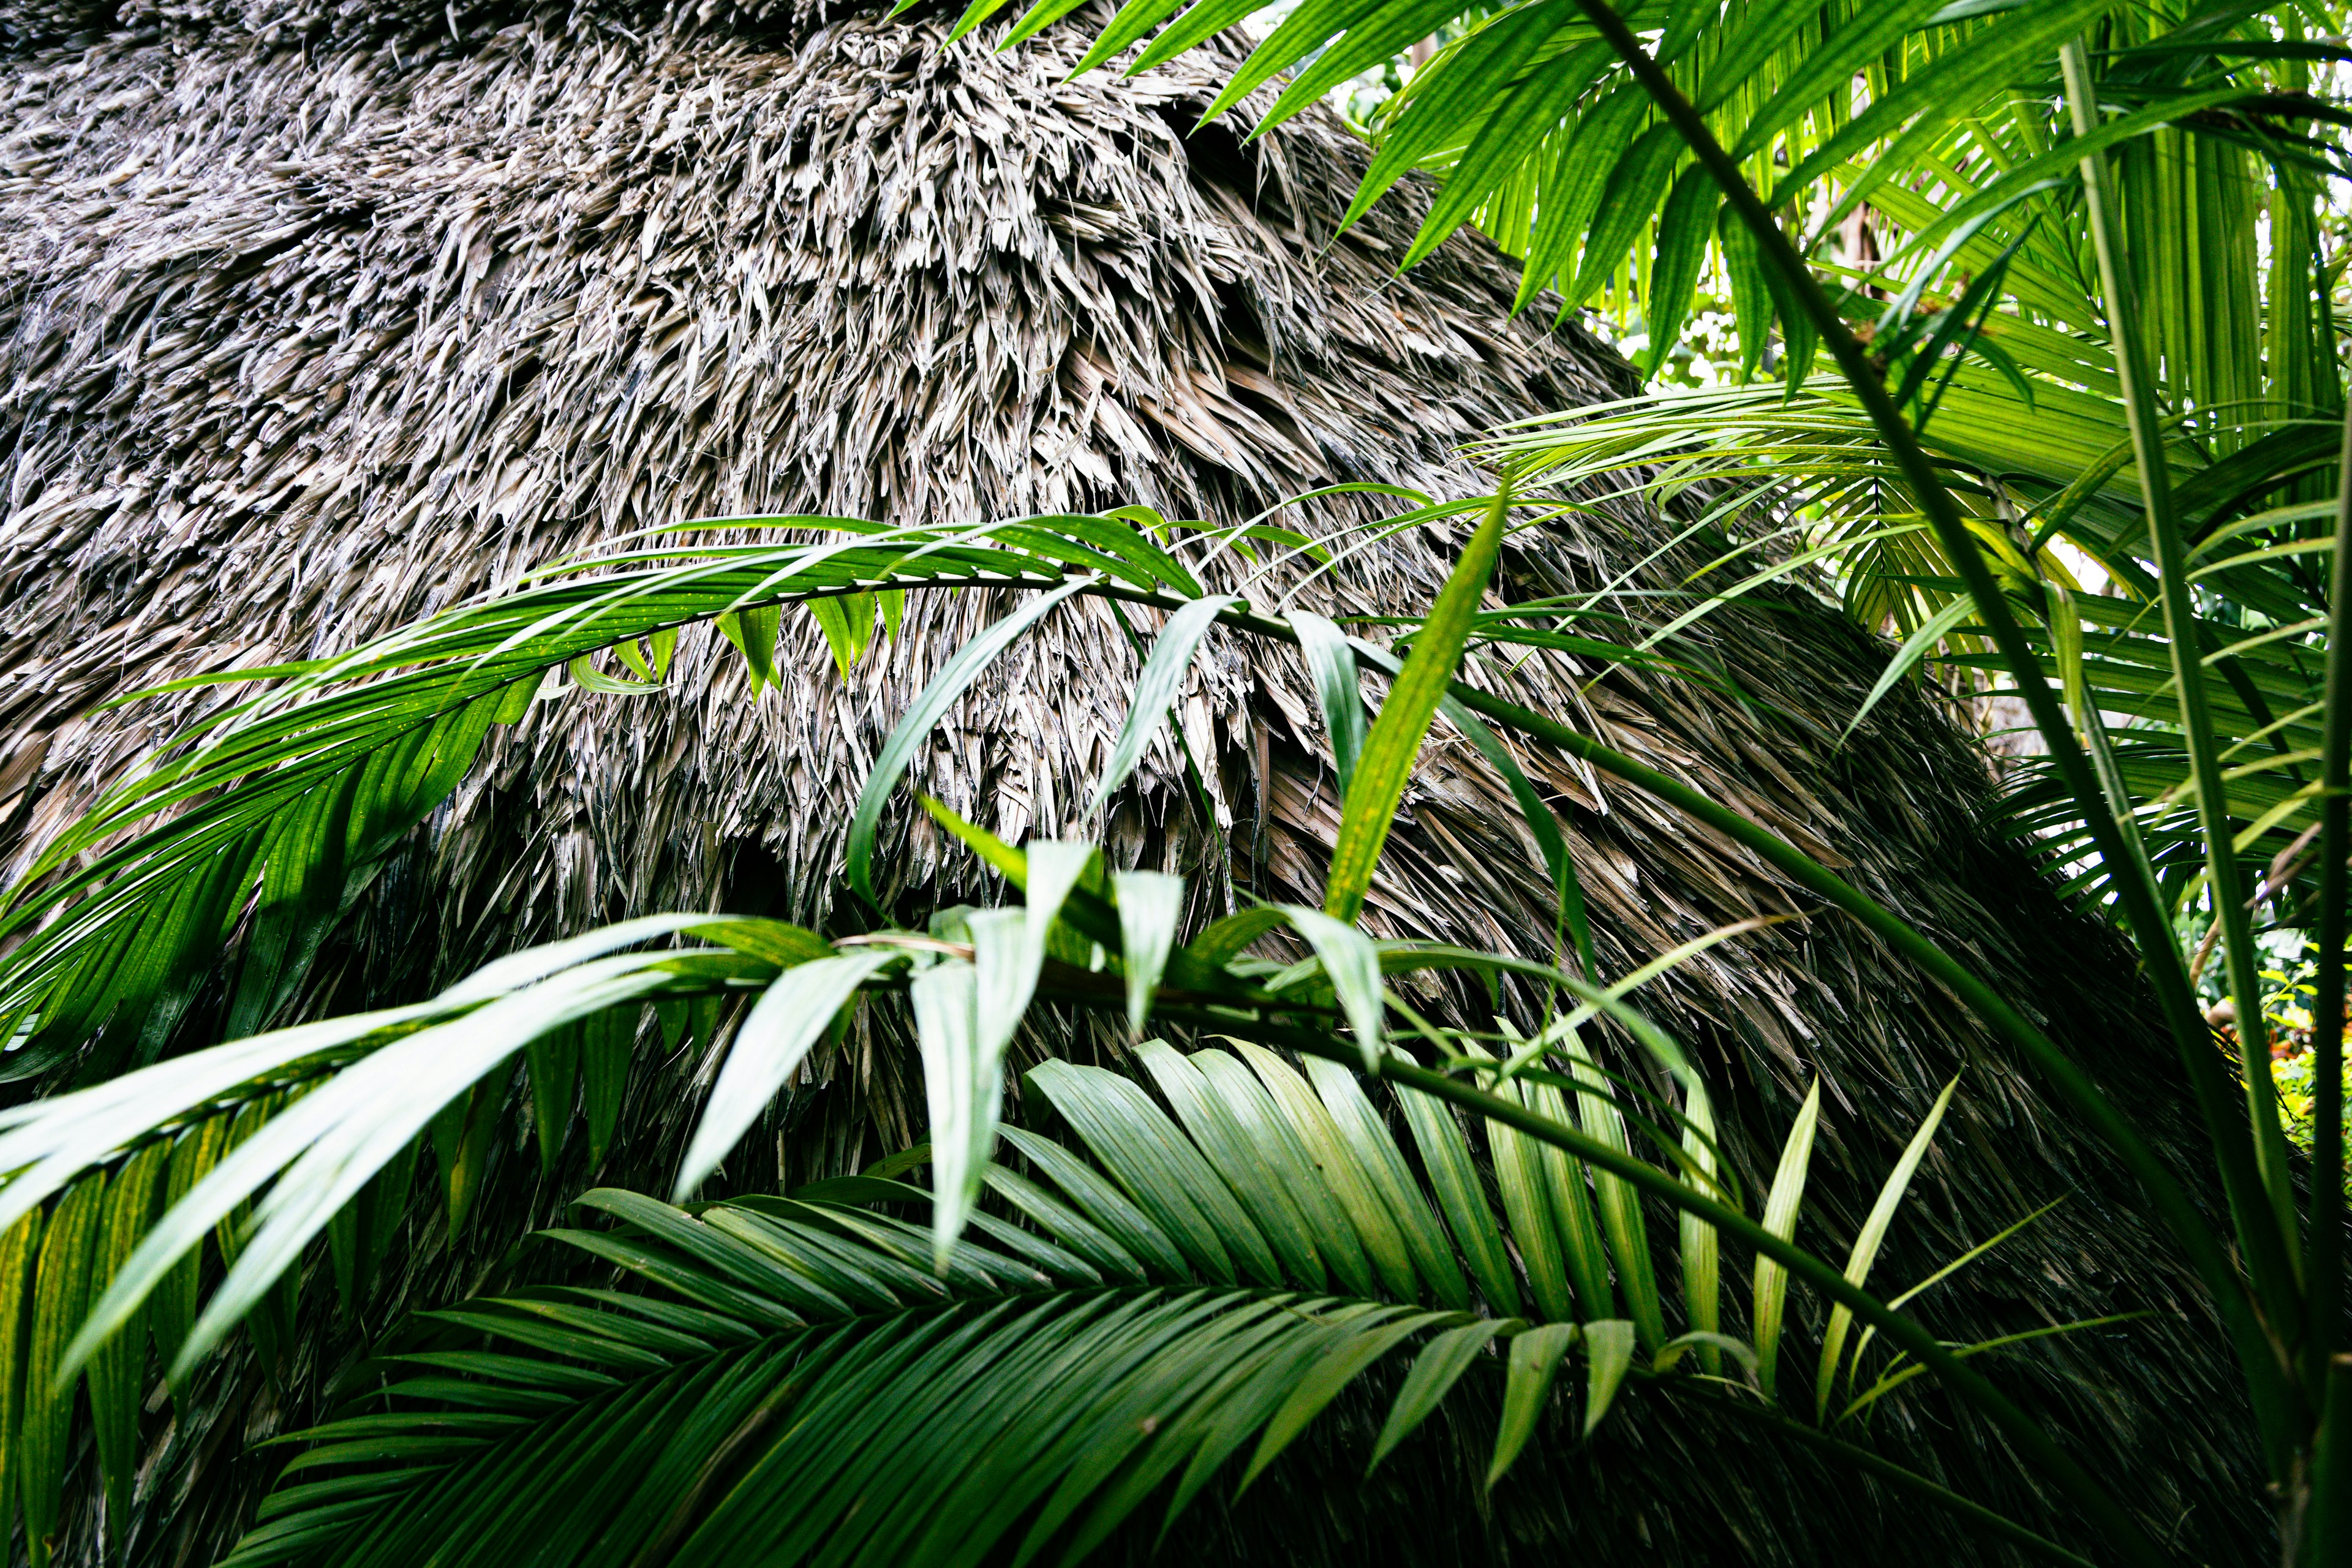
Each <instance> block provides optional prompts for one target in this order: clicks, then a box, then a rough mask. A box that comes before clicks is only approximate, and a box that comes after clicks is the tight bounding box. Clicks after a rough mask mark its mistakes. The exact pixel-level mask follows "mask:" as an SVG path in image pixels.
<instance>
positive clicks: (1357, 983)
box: [1279, 904, 1388, 1073]
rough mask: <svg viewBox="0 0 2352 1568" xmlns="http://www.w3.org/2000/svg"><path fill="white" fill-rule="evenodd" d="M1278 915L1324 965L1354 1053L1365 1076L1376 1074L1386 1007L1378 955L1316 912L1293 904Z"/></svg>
mask: <svg viewBox="0 0 2352 1568" xmlns="http://www.w3.org/2000/svg"><path fill="white" fill-rule="evenodd" d="M1279 910H1280V913H1281V915H1282V917H1283V919H1285V920H1286V921H1289V922H1290V924H1291V928H1292V929H1293V930H1295V931H1297V932H1298V934H1299V935H1301V936H1303V937H1305V938H1306V939H1307V944H1308V945H1309V946H1311V947H1312V948H1314V950H1315V956H1316V957H1318V958H1319V959H1321V960H1322V961H1323V976H1324V978H1325V979H1326V980H1328V981H1329V982H1330V984H1331V989H1332V990H1333V992H1335V993H1336V994H1338V996H1339V1010H1340V1011H1341V1012H1343V1013H1345V1014H1346V1015H1347V1016H1348V1024H1349V1027H1351V1028H1352V1029H1354V1031H1355V1034H1356V1049H1357V1050H1358V1051H1360V1052H1361V1053H1362V1055H1363V1058H1364V1070H1365V1071H1366V1072H1369V1073H1378V1072H1379V1071H1380V1063H1381V1055H1382V1052H1383V1047H1382V1043H1381V1041H1382V1036H1381V1015H1382V1014H1383V1013H1384V1012H1385V1011H1386V1010H1387V1006H1388V1004H1387V1001H1386V999H1385V994H1384V992H1383V991H1382V989H1381V955H1380V950H1379V949H1378V948H1376V947H1374V946H1373V945H1372V942H1371V939H1370V937H1368V936H1366V935H1365V934H1364V933H1363V932H1361V931H1358V930H1357V929H1356V928H1355V927H1354V926H1352V925H1344V924H1342V923H1341V922H1339V921H1336V920H1333V919H1332V918H1331V917H1330V916H1329V915H1327V914H1324V913H1322V912H1321V911H1319V910H1309V909H1304V908H1301V907H1299V906H1298V905H1296V904H1284V905H1281V906H1279Z"/></svg>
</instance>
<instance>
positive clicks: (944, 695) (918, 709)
mask: <svg viewBox="0 0 2352 1568" xmlns="http://www.w3.org/2000/svg"><path fill="white" fill-rule="evenodd" d="M1100 580H1101V579H1099V578H1097V577H1096V576H1094V575H1093V574H1087V575H1086V576H1083V577H1075V578H1072V579H1071V580H1070V581H1068V582H1066V583H1065V584H1062V585H1061V586H1060V587H1058V588H1055V589H1054V590H1052V591H1051V592H1049V593H1044V594H1040V595H1037V596H1036V597H1035V598H1034V599H1032V600H1030V601H1029V603H1027V604H1026V605H1023V606H1022V607H1021V608H1020V609H1018V610H1016V611H1014V612H1013V614H1012V615H1009V616H1005V617H1004V618H1003V620H1001V621H999V622H997V623H996V624H995V625H994V626H990V627H989V628H988V629H987V630H986V631H984V632H982V633H981V634H980V635H979V636H978V637H974V638H972V639H971V641H970V642H968V643H966V644H965V645H964V646H963V647H962V648H961V649H960V650H959V651H958V652H957V654H956V656H955V658H951V659H950V660H949V661H948V665H947V668H945V669H942V670H940V673H939V674H938V675H937V676H935V677H933V678H932V680H931V683H930V684H929V686H926V687H924V688H923V690H922V695H920V696H919V697H917V698H916V699H915V703H914V706H913V707H911V708H909V709H908V710H907V716H906V717H905V718H904V719H901V720H899V721H898V728H897V729H895V730H893V731H890V738H889V739H888V740H887V741H885V742H883V743H882V751H881V752H880V754H879V755H877V757H876V758H875V759H874V771H873V772H871V773H868V774H866V788H865V789H864V790H863V791H862V792H861V793H860V794H859V795H858V797H857V811H856V815H855V816H853V817H851V819H850V824H849V842H848V844H847V846H846V847H845V850H844V856H845V862H846V864H845V874H846V875H847V877H848V879H849V885H850V886H851V887H853V888H855V889H857V891H858V893H859V895H860V896H861V897H863V898H864V899H865V900H866V902H867V903H869V904H870V903H873V902H875V901H876V899H875V893H874V831H875V828H876V826H877V825H878V824H879V823H880V822H881V820H882V807H883V806H884V805H886V804H887V803H888V801H889V798H890V792H891V791H892V790H894V789H896V788H898V781H899V780H900V779H901V778H903V777H905V776H906V772H907V766H908V763H911V762H912V761H913V760H914V755H915V748H916V747H917V746H918V745H919V744H920V743H921V742H922V740H923V737H925V736H926V735H929V733H930V732H931V728H932V726H933V725H935V724H937V723H938V722H939V721H940V719H941V717H943V716H944V715H945V714H946V712H947V710H948V709H949V708H950V707H951V706H953V705H954V703H955V701H956V700H957V699H958V698H960V697H961V696H962V695H963V693H964V689H965V688H966V687H969V686H970V685H971V683H972V682H973V681H974V680H977V679H979V678H980V674H981V671H982V670H984V669H986V668H988V667H989V666H990V665H991V664H992V663H994V662H995V660H996V656H997V655H999V654H1001V653H1003V651H1004V650H1005V649H1006V648H1007V647H1011V646H1012V644H1013V640H1014V639H1015V638H1017V637H1020V636H1021V634H1022V633H1024V632H1025V631H1027V630H1028V629H1029V628H1030V627H1031V626H1035V625H1036V624H1037V623H1038V622H1039V621H1040V620H1043V619H1044V618H1045V616H1047V615H1049V614H1051V613H1052V612H1053V610H1054V608H1055V606H1056V605H1060V604H1061V603H1062V601H1063V600H1065V599H1067V598H1069V597H1070V596H1071V595H1074V594H1078V593H1082V592H1084V591H1085V590H1086V589H1087V588H1090V587H1092V586H1094V585H1095V584H1097V582H1099V581H1100Z"/></svg>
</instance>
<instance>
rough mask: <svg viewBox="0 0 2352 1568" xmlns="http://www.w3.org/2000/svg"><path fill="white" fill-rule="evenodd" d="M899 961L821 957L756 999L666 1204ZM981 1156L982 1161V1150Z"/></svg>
mask: <svg viewBox="0 0 2352 1568" xmlns="http://www.w3.org/2000/svg"><path fill="white" fill-rule="evenodd" d="M899 959H900V955H899V954H898V953H894V952H887V951H882V952H876V951H872V950H868V951H866V952H852V953H845V954H843V955H841V956H839V957H835V958H820V959H817V960H816V961H815V962H814V963H803V964H800V965H799V966H797V967H795V968H792V969H788V970H786V971H785V972H784V973H782V974H781V975H779V976H777V977H776V979H775V981H774V982H773V983H772V984H770V985H769V987H768V989H767V990H766V991H765V992H763V993H761V996H760V1000H759V1001H758V1002H757V1003H755V1004H753V1005H752V1007H751V1012H750V1013H749V1014H748V1015H746V1016H745V1017H744V1019H743V1022H742V1024H741V1025H740V1026H739V1027H738V1028H737V1029H736V1031H735V1040H734V1044H733V1045H731V1046H730V1047H728V1051H727V1062H726V1065H725V1066H724V1067H722V1068H719V1079H718V1081H717V1082H715V1083H713V1084H712V1085H711V1086H710V1099H709V1102H708V1103H707V1104H705V1105H704V1106H703V1108H702V1120H701V1121H699V1122H698V1123H697V1124H696V1125H695V1129H694V1137H693V1139H692V1141H691V1142H688V1144H687V1149H686V1158H685V1159H684V1161H682V1162H681V1163H680V1164H679V1167H678V1173H677V1184H676V1187H675V1190H674V1194H673V1201H676V1202H680V1203H682V1202H684V1201H685V1200H686V1198H687V1197H688V1194H691V1193H692V1192H693V1191H694V1190H695V1188H697V1187H698V1186H700V1185H701V1184H702V1181H703V1178H704V1177H706V1176H708V1175H709V1174H710V1173H711V1172H712V1171H714V1170H716V1169H718V1167H719V1162H720V1161H721V1160H724V1159H725V1158H726V1157H727V1155H728V1153H729V1152H730V1151H731V1150H733V1148H734V1147H735V1145H736V1143H737V1142H738V1141H740V1139H741V1138H742V1136H743V1134H744V1132H745V1131H748V1130H749V1129H750V1128H751V1123H752V1122H753V1121H757V1120H758V1119H759V1116H760V1113H761V1111H762V1110H766V1109H767V1107H768V1102H769V1101H771V1100H773V1099H775V1097H776V1094H777V1092H778V1091H779V1090H781V1089H782V1088H783V1087H784V1085H785V1083H786V1082H787V1081H789V1080H790V1079H791V1078H792V1076H793V1073H794V1072H796V1071H798V1070H799V1068H800V1065H801V1063H802V1062H803V1060H805V1059H806V1058H807V1057H808V1054H809V1052H810V1050H811V1049H813V1048H814V1047H815V1045H816V1043H817V1041H818V1040H820V1039H822V1038H823V1037H824V1032H825V1029H826V1028H827V1026H830V1025H831V1024H832V1023H833V1021H834V1018H835V1016H836V1015H838V1014H839V1013H840V1011H841V1009H842V1008H843V1007H845V1005H848V1003H849V1001H850V1000H851V998H853V997H855V996H856V994H857V993H858V991H859V990H860V988H862V987H863V986H864V985H865V984H866V982H867V981H868V980H870V979H872V978H873V977H874V976H875V975H876V974H877V973H880V972H881V971H882V970H883V969H885V968H887V966H888V965H890V964H892V963H898V962H899ZM567 1110H568V1108H567ZM936 1120H937V1117H936V1112H935V1113H934V1121H936ZM981 1157H982V1160H985V1159H986V1154H985V1152H983V1153H982V1156H981Z"/></svg>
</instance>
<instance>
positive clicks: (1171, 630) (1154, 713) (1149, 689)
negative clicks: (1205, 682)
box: [1087, 594, 1241, 814]
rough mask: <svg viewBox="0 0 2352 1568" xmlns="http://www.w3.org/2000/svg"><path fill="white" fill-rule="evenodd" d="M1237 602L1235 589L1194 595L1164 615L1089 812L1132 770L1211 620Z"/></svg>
mask: <svg viewBox="0 0 2352 1568" xmlns="http://www.w3.org/2000/svg"><path fill="white" fill-rule="evenodd" d="M1239 603H1241V596H1240V595H1237V594H1223V595H1217V596H1215V597H1213V598H1207V599H1195V600H1193V601H1192V603H1191V604H1189V605H1185V606H1184V607H1183V608H1182V609H1181V610H1179V611H1177V612H1176V613H1175V614H1174V615H1172V616H1169V617H1168V624H1167V625H1166V626H1162V627H1161V628H1160V637H1159V640H1158V641H1156V642H1154V643H1153V644H1152V645H1151V657H1150V658H1149V659H1147V660H1145V661H1144V666H1143V673H1142V674H1141V675H1140V676H1139V677H1138V678H1137V679H1136V683H1135V696H1134V699H1133V700H1131V701H1130V702H1129V704H1128V709H1127V722H1126V723H1125V724H1123V725H1121V726H1120V727H1119V731H1118V742H1117V743H1116V744H1114V745H1113V746H1112V747H1111V753H1110V762H1109V763H1108V764H1107V765H1106V766H1105V767H1104V769H1103V775H1102V777H1101V778H1100V779H1098V780H1097V781H1096V783H1095V789H1094V796H1093V798H1092V800H1091V801H1090V802H1089V803H1088V804H1087V812H1088V813H1089V814H1092V813H1094V812H1097V811H1100V810H1101V809H1102V808H1103V803H1104V802H1105V801H1107V800H1108V799H1109V798H1110V797H1111V792H1112V791H1114V790H1116V789H1118V786H1119V785H1121V784H1125V783H1126V782H1127V775H1128V774H1129V773H1133V772H1134V771H1135V764H1136V763H1139V762H1141V761H1142V760H1143V750H1144V748H1145V747H1146V746H1149V745H1150V743H1151V737H1152V736H1154V735H1156V734H1158V733H1159V732H1160V726H1161V725H1162V724H1165V723H1166V722H1167V721H1168V710H1170V709H1171V708H1172V707H1174V706H1175V703H1176V694H1177V691H1178V689H1180V688H1181V686H1182V685H1183V684H1184V673H1185V671H1187V670H1189V669H1191V668H1192V654H1193V651H1194V650H1195V649H1197V648H1198V647H1200V646H1201V639H1202V637H1206V636H1207V635H1208V632H1209V628H1210V627H1211V626H1213V625H1215V624H1216V619H1217V616H1218V615H1219V614H1220V613H1222V612H1223V611H1224V610H1225V609H1226V608H1228V607H1229V606H1231V605H1237V604H1239Z"/></svg>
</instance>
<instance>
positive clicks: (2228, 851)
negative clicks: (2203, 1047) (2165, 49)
mask: <svg viewBox="0 0 2352 1568" xmlns="http://www.w3.org/2000/svg"><path fill="white" fill-rule="evenodd" d="M2059 63H2060V67H2061V68H2062V69H2063V72H2064V74H2065V79H2066V102H2067V109H2068V111H2069V112H2070V113H2071V114H2072V116H2073V118H2074V134H2075V135H2077V136H2088V135H2090V134H2091V133H2092V132H2095V131H2096V130H2097V129H2098V100H2097V93H2096V89H2095V87H2094V86H2093V84H2092V81H2091V70H2090V62H2089V59H2088V58H2087V56H2086V54H2085V52H2084V48H2083V46H2082V44H2081V43H2080V42H2079V41H2077V42H2073V43H2069V44H2067V45H2066V46H2064V47H2063V48H2062V49H2061V50H2060V51H2059ZM2082 168H2083V196H2084V203H2085V204H2086V205H2087V207H2088V216H2089V218H2090V226H2091V238H2092V243H2093V247H2094V248H2095V250H2096V251H2097V252H2098V258H2099V289H2100V292H2101V293H2102V294H2103V295H2105V304H2106V310H2107V330H2108V333H2109V335H2110V336H2111V337H2112V339H2113V340H2114V342H2115V362H2116V380H2117V382H2118V383H2119V384H2120V385H2121V387H2122V391H2123V402H2124V416H2125V418H2126V422H2127V424H2128V425H2129V427H2130V430H2131V441H2132V457H2133V459H2134V461H2135V462H2136V463H2137V466H2138V468H2139V485H2140V493H2141V495H2142V496H2143V497H2144V498H2145V499H2146V500H2147V537H2148V545H2149V548H2150V549H2151V550H2152V551H2153V552H2155V555H2156V567H2157V574H2158V583H2159V584H2160V585H2161V589H2162V593H2161V595H2160V597H2161V600H2162V607H2163V611H2164V630H2165V641H2166V643H2167V645H2168V648H2169V650H2170V652H2171V656H2172V684H2173V688H2174V690H2175V691H2176V693H2177V694H2178V696H2179V702H2180V739H2181V742H2182V744H2184V745H2185V746H2187V747H2188V749H2189V766H2190V769H2191V770H2192V774H2193V776H2194V777H2195V779H2196V783H2197V816H2198V819H2199V823H2200V826H2202V827H2203V829H2204V833H2205V875H2206V880H2207V885H2208V887H2209V888H2210V889H2211V894H2212V900H2213V919H2214V922H2215V923H2216V924H2217V925H2219V926H2220V927H2221V956H2222V960H2223V962H2224V963H2227V965H2228V966H2229V972H2230V990H2231V994H2232V995H2233V996H2234V997H2235V999H2236V1001H2237V1005H2238V1051H2239V1059H2240V1066H2241V1068H2242V1072H2243V1075H2244V1078H2245V1081H2246V1113H2247V1116H2248V1118H2249V1119H2250V1121H2251V1122H2252V1127H2253V1143H2254V1167H2255V1170H2256V1171H2257V1172H2258V1173H2260V1175H2261V1178H2262V1183H2263V1191H2264V1193H2265V1194H2267V1196H2268V1197H2269V1200H2270V1210H2271V1215H2272V1219H2273V1223H2274V1224H2276V1225H2277V1226H2278V1227H2279V1237H2280V1240H2281V1242H2282V1243H2283V1245H2284V1250H2285V1253H2286V1256H2287V1257H2288V1258H2289V1259H2290V1260H2292V1262H2293V1263H2294V1267H2295V1268H2297V1269H2298V1270H2299V1269H2300V1268H2301V1267H2302V1263H2303V1259H2302V1258H2301V1256H2300V1252H2301V1246H2300V1244H2301V1237H2298V1236H2296V1234H2295V1214H2294V1184H2293V1179H2292V1178H2291V1176H2290V1175H2289V1173H2288V1156H2287V1148H2286V1133H2285V1131H2284V1128H2282V1127H2281V1126H2280V1123H2279V1114H2278V1090H2277V1089H2276V1087H2275V1086H2274V1085H2273V1084H2272V1082H2271V1052H2270V1037H2269V1032H2268V1030H2267V1029H2266V1028H2265V1027H2264V1026H2263V999H2262V989H2261V984H2260V978H2259V976H2258V974H2257V973H2256V963H2257V959H2256V955H2255V952H2254V933H2253V924H2252V920H2251V918H2250V916H2249V912H2248V910H2247V909H2246V903H2245V896H2244V884H2243V883H2242V880H2241V879H2240V877H2239V867H2238V850H2237V842H2236V838H2237V835H2236V833H2235V831H2234V830H2233V829H2232V827H2231V823H2230V796H2229V789H2228V786H2227V785H2226V784H2224V783H2223V782H2222V779H2221V757H2220V754H2219V750H2218V748H2217V747H2216V746H2215V744H2214V740H2213V719H2212V713H2211V711H2210V708H2209V707H2208V704H2207V700H2206V693H2205V664H2204V659H2203V658H2202V657H2201V655H2200V647H2201V645H2200V639H2199V637H2198V629H2197V605H2196V601H2195V599H2194V598H2193V597H2192V596H2191V595H2190V592H2189V575H2188V565H2187V558H2186V545H2185V542H2183V540H2182V539H2181V536H2180V519H2179V515H2178V513H2177V511H2176V510H2175V508H2174V506H2173V503H2172V471H2171V468H2170V467H2169V464H2168V458H2167V457H2166V454H2165V450H2164V436H2163V429H2162V421H2161V418H2160V416H2158V411H2157V406H2156V385H2155V376H2154V374H2153V369H2152V367H2151V365H2150V364H2149V363H2148V357H2147V347H2146V345H2145V344H2144V343H2142V342H2141V341H2140V331H2139V321H2138V313H2137V304H2136V302H2135V301H2136V296H2137V290H2136V289H2134V287H2133V278H2132V273H2131V266H2130V262H2129V259H2128V258H2126V256H2125V255H2124V247H2123V236H2122V232H2121V227H2120V223H2119V219H2118V216H2117V214H2116V198H2115V192H2114V190H2113V189H2112V188H2111V187H2110V185H2109V183H2108V180H2107V166H2106V161H2105V158H2104V157H2101V156H2098V155H2093V156H2090V157H2086V158H2084V160H2083V164H2082ZM2233 1142H2234V1140H2233ZM2301 1294H2302V1293H2301V1291H2300V1290H2299V1289H2276V1288H2273V1287H2269V1286H2267V1285H2266V1287H2265V1289H2263V1306H2264V1307H2265V1308H2266V1309H2267V1310H2269V1311H2270V1313H2271V1316H2272V1321H2273V1322H2275V1323H2278V1324H2279V1326H2280V1330H2281V1332H2282V1334H2283V1336H2284V1337H2285V1338H2286V1339H2288V1340H2290V1341H2292V1340H2293V1339H2294V1338H2295V1337H2296V1333H2295V1329H2296V1325H2295V1323H2294V1319H2295V1318H2298V1317H2300V1316H2301V1315H2302V1311H2301V1309H2302V1300H2301Z"/></svg>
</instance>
